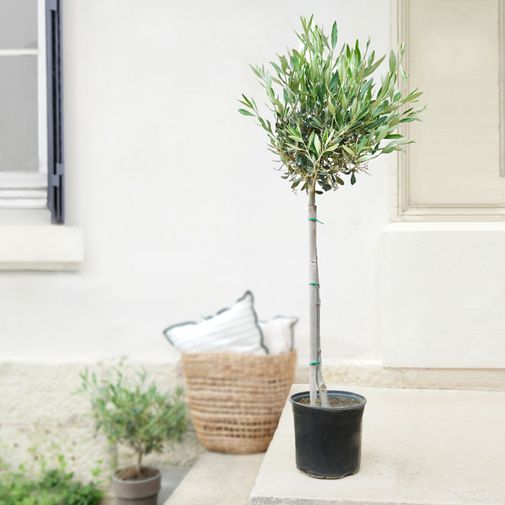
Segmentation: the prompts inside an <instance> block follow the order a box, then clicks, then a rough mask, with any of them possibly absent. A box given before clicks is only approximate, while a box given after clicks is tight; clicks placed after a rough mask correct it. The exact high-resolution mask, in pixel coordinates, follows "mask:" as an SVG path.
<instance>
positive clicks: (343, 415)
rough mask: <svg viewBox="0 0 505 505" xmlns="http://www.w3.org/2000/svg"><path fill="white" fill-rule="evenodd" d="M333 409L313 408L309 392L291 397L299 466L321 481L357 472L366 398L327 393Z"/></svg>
mask: <svg viewBox="0 0 505 505" xmlns="http://www.w3.org/2000/svg"><path fill="white" fill-rule="evenodd" d="M328 399H329V403H330V406H329V407H321V405H310V395H309V392H308V391H306V392H303V393H296V394H294V395H293V396H292V397H291V404H292V408H293V417H294V423H295V442H296V466H297V468H298V469H299V470H301V471H302V472H305V473H307V474H308V475H310V476H312V477H316V478H319V479H340V478H342V477H345V476H347V475H353V474H355V473H358V471H359V467H360V462H361V421H362V417H363V410H364V408H365V404H366V399H365V398H364V397H363V396H361V395H358V394H356V393H350V392H348V391H328Z"/></svg>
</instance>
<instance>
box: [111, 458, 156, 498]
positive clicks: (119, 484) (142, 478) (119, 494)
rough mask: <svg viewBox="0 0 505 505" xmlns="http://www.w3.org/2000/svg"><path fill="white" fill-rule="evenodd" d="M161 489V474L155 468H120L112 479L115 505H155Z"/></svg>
mask: <svg viewBox="0 0 505 505" xmlns="http://www.w3.org/2000/svg"><path fill="white" fill-rule="evenodd" d="M160 487H161V474H160V471H159V470H158V469H157V468H152V467H142V468H141V471H140V473H139V472H138V471H137V468H136V467H128V468H121V469H120V470H118V471H117V472H116V473H115V474H114V476H113V477H112V489H113V490H114V494H115V495H116V505H156V502H157V499H158V492H159V490H160Z"/></svg>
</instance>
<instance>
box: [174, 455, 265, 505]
mask: <svg viewBox="0 0 505 505" xmlns="http://www.w3.org/2000/svg"><path fill="white" fill-rule="evenodd" d="M263 457H264V454H247V455H240V456H236V455H229V454H219V453H216V452H206V453H204V454H202V455H201V456H200V458H199V459H198V461H197V462H196V463H195V465H194V466H193V467H192V468H191V470H190V471H189V472H188V473H187V475H186V477H185V478H184V479H183V481H182V482H181V483H180V484H179V486H178V487H177V488H176V489H175V491H174V492H173V493H172V495H171V496H170V498H169V499H168V500H167V501H166V502H165V505H248V504H249V495H250V493H251V489H252V488H253V486H254V482H255V480H256V475H257V474H258V469H259V467H260V464H261V462H262V461H263Z"/></svg>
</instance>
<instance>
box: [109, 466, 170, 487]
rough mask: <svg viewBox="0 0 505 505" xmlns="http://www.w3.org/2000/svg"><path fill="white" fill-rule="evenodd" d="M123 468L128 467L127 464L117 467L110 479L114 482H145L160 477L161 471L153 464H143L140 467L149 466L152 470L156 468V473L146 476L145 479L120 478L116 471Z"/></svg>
mask: <svg viewBox="0 0 505 505" xmlns="http://www.w3.org/2000/svg"><path fill="white" fill-rule="evenodd" d="M125 468H130V467H128V466H126V467H124V468H118V469H117V470H116V471H115V472H114V473H113V474H112V479H113V480H115V481H116V482H128V483H130V484H145V483H146V482H152V481H155V480H157V479H159V478H160V476H161V472H160V470H159V468H156V467H154V466H143V467H142V468H151V469H153V470H156V475H153V476H152V477H147V479H120V478H119V477H117V475H116V474H117V473H118V472H120V471H121V470H124V469H125Z"/></svg>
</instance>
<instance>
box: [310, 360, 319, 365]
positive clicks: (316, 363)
mask: <svg viewBox="0 0 505 505" xmlns="http://www.w3.org/2000/svg"><path fill="white" fill-rule="evenodd" d="M320 364H321V362H320V361H319V360H317V361H311V362H310V363H309V365H310V366H317V365H320Z"/></svg>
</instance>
